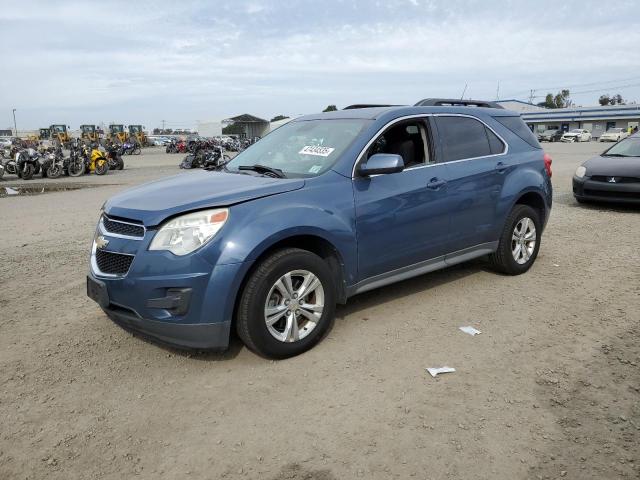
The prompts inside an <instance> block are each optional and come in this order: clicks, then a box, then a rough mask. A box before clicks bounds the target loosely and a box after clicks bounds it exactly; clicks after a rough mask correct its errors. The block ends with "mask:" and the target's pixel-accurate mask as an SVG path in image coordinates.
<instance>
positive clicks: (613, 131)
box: [607, 128, 622, 133]
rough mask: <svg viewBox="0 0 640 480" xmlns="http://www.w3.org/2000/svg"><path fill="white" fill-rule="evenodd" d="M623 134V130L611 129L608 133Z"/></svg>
mask: <svg viewBox="0 0 640 480" xmlns="http://www.w3.org/2000/svg"><path fill="white" fill-rule="evenodd" d="M620 132H622V129H621V128H610V129H609V130H607V133H620Z"/></svg>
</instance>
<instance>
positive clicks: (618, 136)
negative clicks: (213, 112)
mask: <svg viewBox="0 0 640 480" xmlns="http://www.w3.org/2000/svg"><path fill="white" fill-rule="evenodd" d="M628 136H629V132H627V131H626V130H625V129H624V128H610V129H609V130H607V131H606V132H604V133H603V134H602V135H600V138H599V139H598V141H599V142H619V141H620V140H622V139H624V138H627V137H628Z"/></svg>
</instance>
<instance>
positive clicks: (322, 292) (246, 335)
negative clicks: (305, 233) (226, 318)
mask: <svg viewBox="0 0 640 480" xmlns="http://www.w3.org/2000/svg"><path fill="white" fill-rule="evenodd" d="M283 279H285V280H283ZM286 279H289V281H287V280H286ZM307 280H308V281H309V283H308V287H307V288H305V282H307ZM283 287H284V288H285V290H286V291H283V290H282V289H283ZM312 287H315V288H312ZM287 292H289V293H287ZM335 306H336V294H335V285H334V280H333V275H332V274H331V270H330V269H329V266H328V265H327V263H326V262H325V261H324V260H323V259H321V258H320V257H318V256H317V255H315V254H313V253H311V252H309V251H307V250H301V249H298V248H287V249H284V250H280V251H277V252H275V253H273V254H272V255H270V256H269V257H267V258H266V259H264V260H263V261H262V262H261V263H260V264H258V266H257V267H256V268H255V269H254V270H253V272H252V273H251V274H250V276H249V279H248V281H247V283H246V285H245V287H244V290H243V292H242V295H241V297H240V302H239V304H238V310H237V314H236V329H237V332H238V335H239V336H240V338H241V339H242V341H243V342H244V343H245V345H246V346H247V347H248V348H249V349H251V350H253V351H254V352H256V353H258V354H260V355H263V356H265V357H269V358H287V357H293V356H295V355H299V354H301V353H303V352H305V351H307V350H309V349H310V348H312V347H313V346H314V345H315V344H316V343H318V342H319V341H320V339H321V338H322V337H323V335H324V334H325V333H326V332H327V330H328V329H329V327H330V325H331V323H332V322H333V318H334V314H335ZM311 307H313V308H311ZM276 318H277V320H274V319H276Z"/></svg>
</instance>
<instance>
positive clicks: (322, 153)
mask: <svg viewBox="0 0 640 480" xmlns="http://www.w3.org/2000/svg"><path fill="white" fill-rule="evenodd" d="M334 150H335V148H329V147H320V146H318V145H307V146H305V147H302V150H300V151H299V152H298V153H299V154H300V155H315V156H316V157H328V156H329V155H331V153H332V152H333V151H334Z"/></svg>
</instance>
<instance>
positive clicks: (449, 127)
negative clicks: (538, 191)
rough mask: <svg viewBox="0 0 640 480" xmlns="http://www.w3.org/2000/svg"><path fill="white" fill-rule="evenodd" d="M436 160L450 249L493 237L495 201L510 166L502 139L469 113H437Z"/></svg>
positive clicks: (495, 214) (454, 250)
mask: <svg viewBox="0 0 640 480" xmlns="http://www.w3.org/2000/svg"><path fill="white" fill-rule="evenodd" d="M434 119H435V123H436V125H437V135H438V144H439V147H440V148H439V162H442V163H443V164H444V165H446V168H447V177H448V183H447V195H448V200H449V205H450V208H451V212H450V214H451V215H450V219H451V226H450V241H449V243H448V248H447V250H448V252H447V253H453V252H458V251H460V250H464V249H465V248H469V247H474V246H477V245H480V244H483V243H487V242H491V241H494V240H495V238H493V237H494V236H495V227H496V225H495V223H496V219H497V204H498V199H499V198H500V193H501V190H502V186H503V184H504V177H505V174H506V172H507V171H508V169H509V165H508V161H507V159H506V158H507V157H506V155H505V154H506V150H507V147H506V143H505V142H504V141H503V140H502V139H501V138H500V137H499V136H498V135H497V134H496V133H495V132H494V131H493V130H491V129H490V128H488V127H487V126H486V125H485V124H484V123H483V122H481V121H480V120H478V119H477V118H475V117H472V116H462V115H438V116H436V117H434Z"/></svg>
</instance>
